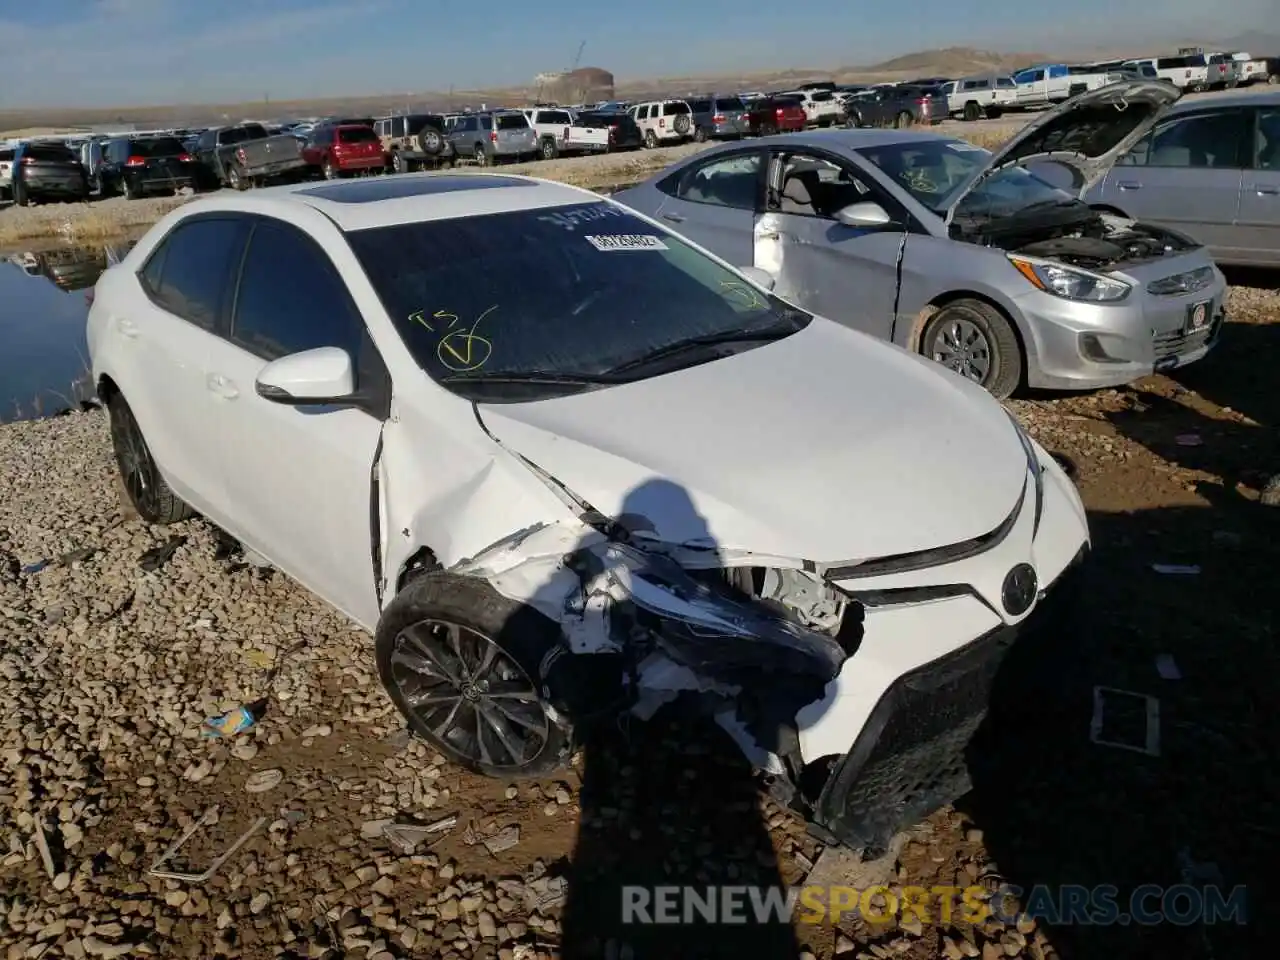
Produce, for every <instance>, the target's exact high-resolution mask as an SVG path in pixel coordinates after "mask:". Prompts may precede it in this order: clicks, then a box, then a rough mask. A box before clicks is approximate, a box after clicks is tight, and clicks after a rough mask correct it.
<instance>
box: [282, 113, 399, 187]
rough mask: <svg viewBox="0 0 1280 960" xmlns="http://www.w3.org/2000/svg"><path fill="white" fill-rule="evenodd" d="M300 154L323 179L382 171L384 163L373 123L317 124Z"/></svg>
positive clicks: (384, 159)
mask: <svg viewBox="0 0 1280 960" xmlns="http://www.w3.org/2000/svg"><path fill="white" fill-rule="evenodd" d="M302 157H303V159H305V160H306V161H307V165H308V166H310V167H311V168H312V169H313V170H317V169H318V170H319V171H320V172H321V173H322V174H323V175H324V178H325V179H326V180H336V179H337V178H338V177H340V176H342V175H344V174H348V173H382V171H383V170H385V169H386V165H387V160H386V157H385V155H384V154H383V152H382V142H381V141H380V140H379V139H378V135H377V134H376V133H374V132H373V127H366V126H362V125H357V124H350V125H343V126H340V127H317V128H316V129H315V130H314V131H312V133H311V137H310V138H309V139H308V140H307V142H306V144H305V145H304V146H303V147H302Z"/></svg>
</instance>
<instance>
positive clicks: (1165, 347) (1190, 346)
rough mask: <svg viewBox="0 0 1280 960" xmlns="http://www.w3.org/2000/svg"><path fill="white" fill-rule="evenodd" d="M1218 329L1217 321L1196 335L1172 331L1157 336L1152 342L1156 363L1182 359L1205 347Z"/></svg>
mask: <svg viewBox="0 0 1280 960" xmlns="http://www.w3.org/2000/svg"><path fill="white" fill-rule="evenodd" d="M1217 329H1218V323H1217V321H1216V320H1215V321H1214V322H1213V323H1211V324H1209V325H1208V326H1207V327H1205V328H1204V329H1203V330H1197V331H1196V332H1195V333H1183V332H1182V331H1181V330H1171V331H1170V332H1168V333H1160V334H1157V335H1156V336H1155V338H1154V339H1153V340H1152V345H1153V347H1154V350H1155V358H1156V361H1157V362H1159V361H1161V360H1167V359H1168V358H1169V357H1180V356H1182V354H1184V353H1189V352H1190V351H1192V350H1196V349H1198V348H1200V347H1202V346H1204V345H1205V343H1207V342H1208V341H1209V340H1210V339H1212V337H1213V335H1214V333H1215V332H1216V331H1217Z"/></svg>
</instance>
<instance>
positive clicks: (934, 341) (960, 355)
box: [920, 297, 1022, 400]
mask: <svg viewBox="0 0 1280 960" xmlns="http://www.w3.org/2000/svg"><path fill="white" fill-rule="evenodd" d="M920 348H921V352H922V353H923V354H924V355H925V356H926V357H930V358H932V359H933V360H936V361H937V362H938V363H940V364H942V365H943V366H944V367H947V368H948V369H949V370H952V371H954V372H956V373H958V374H960V376H962V377H965V378H967V379H969V380H972V381H973V382H974V383H977V384H980V385H981V386H983V387H985V388H986V389H987V390H988V391H990V392H991V393H992V394H993V395H994V396H996V397H998V398H999V399H1001V400H1003V399H1004V398H1005V397H1007V396H1009V395H1010V394H1012V393H1013V391H1014V390H1016V389H1017V388H1018V384H1019V383H1020V382H1021V379H1022V348H1021V346H1020V344H1019V343H1018V337H1017V334H1016V333H1015V332H1014V329H1013V325H1012V323H1010V321H1009V320H1008V319H1007V318H1006V317H1005V315H1004V314H1003V313H1001V312H1000V310H998V309H997V308H996V307H994V306H992V305H991V304H989V303H987V302H985V301H982V300H976V299H970V298H967V297H966V298H962V299H959V300H954V301H952V302H951V303H948V304H947V305H946V306H944V307H942V308H941V309H939V310H938V312H937V313H935V314H934V315H933V316H932V317H931V318H930V320H929V322H928V324H927V325H926V326H925V328H924V333H923V335H922V337H921V340H920Z"/></svg>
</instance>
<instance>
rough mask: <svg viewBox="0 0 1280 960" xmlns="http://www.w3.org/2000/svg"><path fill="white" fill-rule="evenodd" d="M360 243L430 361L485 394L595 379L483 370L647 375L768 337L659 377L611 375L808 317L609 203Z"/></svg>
mask: <svg viewBox="0 0 1280 960" xmlns="http://www.w3.org/2000/svg"><path fill="white" fill-rule="evenodd" d="M348 240H349V242H350V244H351V246H352V248H353V249H354V250H355V253H356V256H357V257H358V258H359V259H360V262H361V264H362V266H363V267H364V269H365V271H366V273H367V274H368V276H369V279H370V282H371V283H372V284H373V286H374V289H375V290H377V292H378V295H379V297H380V298H381V299H382V302H383V304H384V305H385V307H386V309H387V312H388V313H389V314H390V315H391V319H392V320H393V322H394V323H395V325H396V328H397V329H398V330H399V333H400V336H401V338H402V339H403V341H404V343H405V346H406V347H407V348H408V350H409V352H410V353H411V354H412V355H413V357H414V358H415V359H416V360H417V362H418V364H419V365H420V366H421V367H422V368H423V369H424V370H425V371H426V372H427V373H428V374H429V375H430V376H431V377H432V378H433V379H435V380H437V381H440V382H441V383H443V384H444V385H445V386H446V387H447V388H448V389H450V390H453V391H455V392H457V393H459V394H462V395H464V396H468V397H472V398H476V399H485V400H491V401H502V400H509V401H510V400H529V399H532V398H534V397H541V396H554V395H559V394H566V393H572V392H574V391H576V390H581V389H584V388H586V387H589V386H590V385H591V384H590V383H588V384H572V383H571V384H556V383H546V382H540V383H527V382H526V383H520V384H511V383H508V382H503V383H497V382H490V383H481V382H478V381H476V380H474V378H475V377H477V376H480V375H485V376H491V377H508V378H511V377H516V378H518V377H521V376H524V377H531V376H533V377H536V376H541V377H543V378H546V377H556V376H573V375H575V374H576V375H579V376H586V377H588V378H590V377H592V376H593V375H594V376H597V377H599V376H605V377H608V376H613V377H617V378H621V379H639V378H642V377H644V376H651V375H654V374H656V373H658V372H666V370H669V369H673V368H676V367H680V366H688V365H691V364H694V363H701V362H706V361H708V360H714V359H716V358H717V357H719V356H723V355H725V354H727V353H730V352H733V351H734V350H739V349H745V348H749V347H751V346H754V345H757V344H758V343H759V341H755V340H752V341H748V342H746V343H735V344H729V345H725V346H719V347H712V348H709V349H707V350H705V351H704V350H701V349H699V350H695V351H693V352H691V353H689V354H683V353H682V354H680V355H679V356H673V357H672V358H671V360H670V362H669V364H670V365H669V366H665V367H664V369H663V370H661V371H659V370H655V369H652V368H639V367H637V368H634V372H633V371H632V369H628V370H626V371H625V372H618V373H613V374H610V372H611V371H614V370H615V369H616V368H617V367H619V366H620V365H623V364H628V363H635V362H637V361H643V360H645V359H646V358H648V357H650V356H651V355H652V354H653V353H654V352H655V351H657V350H661V349H662V348H664V347H668V346H670V345H671V344H673V343H676V342H678V341H684V340H687V339H689V338H693V337H708V336H717V335H735V334H740V333H742V332H743V331H744V330H748V329H760V330H769V331H777V335H785V334H786V333H789V332H793V331H794V330H796V329H799V327H801V326H803V324H804V323H806V322H808V319H809V318H808V315H807V314H804V313H801V312H800V311H796V310H793V309H791V308H790V307H788V306H787V305H786V304H784V303H783V302H782V301H780V300H778V299H776V298H774V297H772V296H770V295H768V294H766V293H763V292H761V291H759V290H757V289H756V288H754V287H751V286H750V285H748V284H745V283H743V281H742V280H741V279H740V278H739V277H738V276H737V275H736V274H734V273H733V272H731V271H730V270H728V269H726V268H725V267H722V266H720V265H719V264H718V263H716V262H715V261H714V260H712V259H710V258H709V257H707V256H705V255H704V254H701V253H699V252H697V251H696V250H694V249H693V248H692V247H690V246H689V245H688V244H687V243H685V242H683V241H682V240H680V239H679V238H677V237H675V236H672V235H669V234H665V233H663V232H662V231H660V230H659V229H657V228H656V227H654V226H653V225H652V224H649V223H647V222H646V221H644V220H642V219H640V218H639V217H638V216H636V215H634V214H632V213H630V212H628V211H626V210H625V209H624V208H621V207H618V206H616V205H613V204H608V203H604V202H591V203H585V204H581V205H577V206H572V207H558V208H554V209H544V210H520V211H513V212H510V213H499V214H492V215H488V216H479V217H467V218H465V219H449V220H431V221H425V222H420V223H409V224H404V225H398V226H390V227H380V228H376V229H372V230H360V231H356V232H353V233H350V234H348ZM664 363H667V361H664ZM468 376H470V377H472V378H473V379H472V381H470V382H468V380H467V379H466V378H467V377H468Z"/></svg>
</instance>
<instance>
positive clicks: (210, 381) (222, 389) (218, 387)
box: [204, 373, 240, 400]
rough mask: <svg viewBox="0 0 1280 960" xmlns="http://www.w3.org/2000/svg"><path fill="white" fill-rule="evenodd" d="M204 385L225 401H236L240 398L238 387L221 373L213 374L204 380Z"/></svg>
mask: <svg viewBox="0 0 1280 960" xmlns="http://www.w3.org/2000/svg"><path fill="white" fill-rule="evenodd" d="M204 385H205V387H206V388H207V389H208V390H209V392H210V393H212V394H214V395H215V396H218V397H222V399H224V400H234V399H235V398H236V397H238V396H240V390H239V389H238V388H237V387H236V385H235V384H234V383H233V382H232V381H230V380H228V379H227V378H226V377H224V376H223V375H222V374H220V373H211V374H209V375H208V376H207V377H205V379H204Z"/></svg>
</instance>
